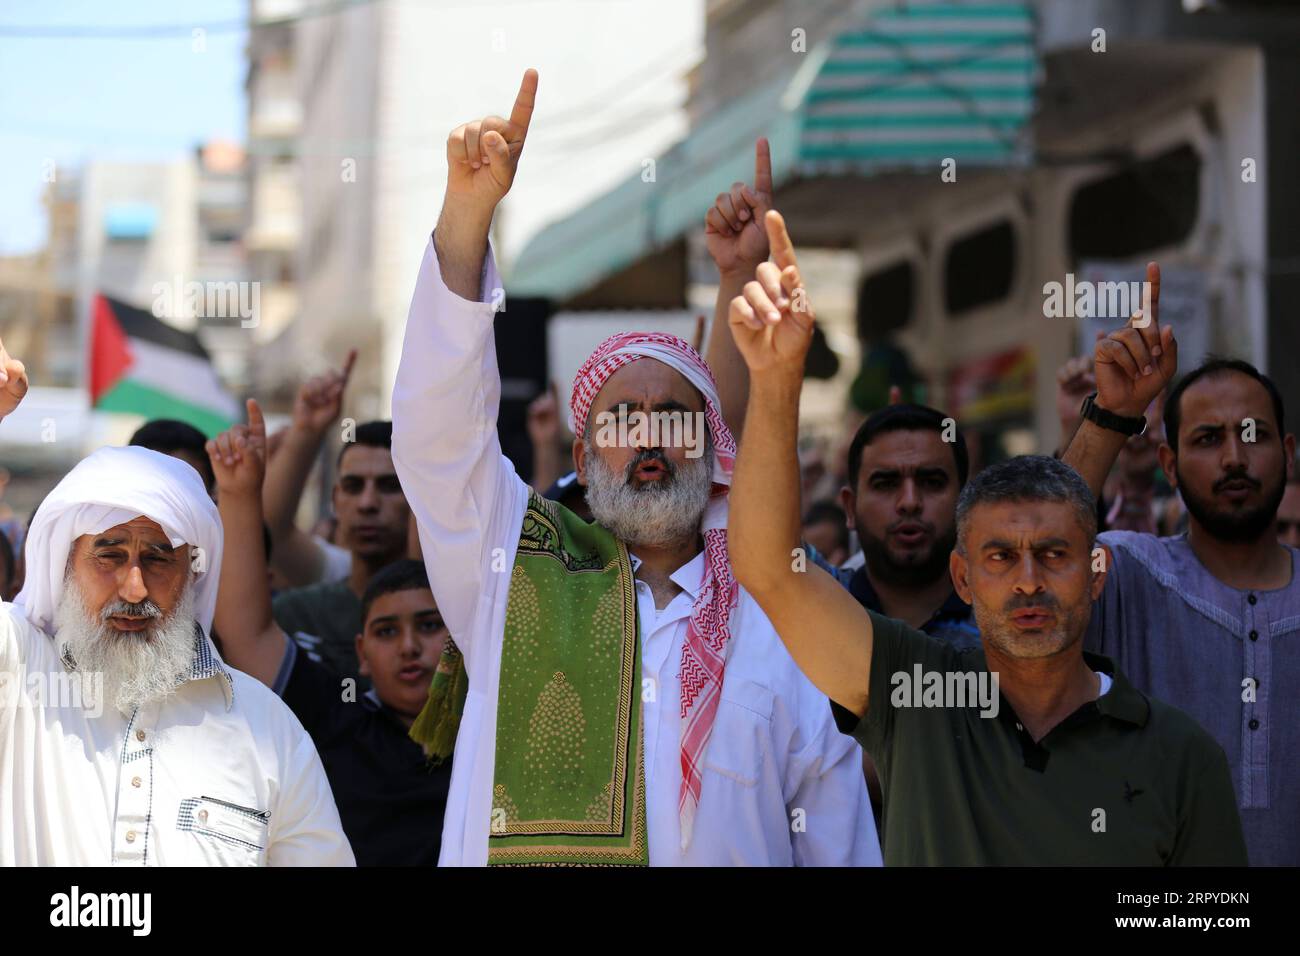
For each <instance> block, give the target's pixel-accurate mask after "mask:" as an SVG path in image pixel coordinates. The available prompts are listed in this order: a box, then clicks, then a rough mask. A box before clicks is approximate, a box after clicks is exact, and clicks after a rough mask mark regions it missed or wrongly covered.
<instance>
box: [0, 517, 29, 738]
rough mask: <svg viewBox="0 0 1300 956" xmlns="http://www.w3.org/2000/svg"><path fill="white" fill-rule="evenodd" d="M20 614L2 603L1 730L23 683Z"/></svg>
mask: <svg viewBox="0 0 1300 956" xmlns="http://www.w3.org/2000/svg"><path fill="white" fill-rule="evenodd" d="M0 534H3V532H0ZM18 613H19V612H18V610H17V609H16V608H15V607H14V606H13V605H12V604H6V603H4V602H3V601H0V729H3V728H4V727H6V726H7V725H8V724H9V722H10V720H11V719H12V716H13V713H14V711H15V710H16V709H17V707H18V696H19V694H20V693H21V687H22V683H23V655H22V653H21V651H20V649H19V647H18V638H19V633H20V632H19V626H18V624H17V623H16V621H15V617H16V615H17V614H18ZM0 744H3V740H0Z"/></svg>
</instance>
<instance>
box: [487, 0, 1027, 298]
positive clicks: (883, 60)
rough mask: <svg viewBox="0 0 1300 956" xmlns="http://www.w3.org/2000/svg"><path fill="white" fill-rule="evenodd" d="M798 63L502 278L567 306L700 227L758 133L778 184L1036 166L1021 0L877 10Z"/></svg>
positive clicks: (540, 243) (565, 223)
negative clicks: (948, 164) (946, 164)
mask: <svg viewBox="0 0 1300 956" xmlns="http://www.w3.org/2000/svg"><path fill="white" fill-rule="evenodd" d="M802 56H804V57H805V59H804V61H803V62H802V64H801V65H800V67H799V68H798V69H797V70H796V71H795V72H794V74H793V76H790V75H786V76H782V77H779V78H778V79H777V80H775V81H773V82H771V83H768V84H767V85H766V86H763V87H759V88H757V89H755V90H753V91H751V92H750V93H748V94H746V95H744V96H741V97H738V98H736V99H735V100H733V101H732V102H730V103H728V104H727V105H726V106H725V107H723V108H721V109H719V110H717V111H715V112H714V113H712V114H710V115H709V116H707V117H705V118H704V119H703V120H701V121H700V122H699V123H698V124H697V125H696V126H695V128H694V129H693V130H692V131H691V133H690V135H689V136H687V137H686V138H685V139H684V140H682V141H681V142H679V143H677V144H676V145H674V146H673V147H671V148H670V149H669V150H668V151H667V152H666V153H664V155H662V156H661V157H659V158H658V159H657V160H656V162H655V177H654V180H653V181H652V182H646V181H644V180H643V178H642V176H641V175H640V174H637V175H634V176H631V177H629V178H628V179H627V180H625V181H624V182H623V183H621V184H619V185H618V186H616V187H615V188H614V189H612V190H610V191H609V192H608V193H606V194H604V195H603V196H601V197H599V198H598V199H596V200H594V201H592V202H591V203H589V204H588V205H586V206H584V207H583V208H582V209H580V210H578V211H577V212H575V213H574V214H572V215H571V216H569V217H568V218H566V219H564V220H562V221H560V222H557V223H554V224H552V225H550V226H548V227H547V228H545V229H543V230H542V231H541V232H540V233H539V234H538V235H537V236H535V237H534V238H533V239H532V241H531V242H530V243H529V244H528V245H527V246H526V247H525V248H524V249H523V251H522V252H521V254H520V255H519V257H518V260H517V262H516V263H515V266H514V268H513V269H512V270H511V272H510V275H509V279H510V284H511V287H512V289H513V290H514V293H515V294H516V295H536V296H545V297H549V298H555V299H563V298H568V297H571V296H573V295H576V294H578V293H580V292H582V291H584V290H586V289H589V288H591V287H592V286H594V285H596V284H597V283H599V282H600V281H601V280H602V279H604V278H606V277H608V276H609V275H611V274H613V273H615V272H617V271H618V270H620V269H622V268H624V267H626V266H628V265H631V264H632V263H634V262H636V261H637V260H638V259H640V258H642V257H643V256H645V255H647V254H649V253H651V252H653V251H656V250H658V249H662V248H663V247H664V246H666V245H667V244H669V243H671V242H673V241H675V240H676V239H678V238H679V237H680V236H682V235H683V234H684V233H685V232H686V231H687V230H690V229H696V228H700V227H701V223H702V222H703V217H704V212H705V210H707V209H708V208H709V206H711V205H712V204H713V200H714V197H715V196H716V195H717V194H718V192H719V191H721V190H723V189H725V188H727V187H728V186H730V184H731V183H733V182H735V181H737V180H743V181H746V182H748V181H749V179H750V178H751V177H752V175H753V142H754V140H755V139H756V138H757V137H759V136H767V137H768V139H769V140H770V142H771V144H772V165H773V172H774V176H775V177H776V180H777V186H778V189H779V187H780V185H781V183H782V181H789V180H791V179H796V178H801V177H808V176H813V175H819V174H827V173H857V174H861V175H864V176H870V175H871V174H873V173H876V172H884V171H897V170H909V169H922V168H924V169H926V170H931V171H936V172H937V170H938V169H939V165H940V163H941V162H942V161H943V160H945V159H949V158H951V159H954V160H956V161H957V162H958V163H959V164H961V165H969V164H978V165H997V166H1008V165H1014V166H1023V165H1028V164H1029V163H1030V162H1031V160H1032V148H1031V146H1032V144H1031V140H1030V137H1029V136H1028V135H1027V125H1028V123H1029V120H1030V118H1031V116H1032V113H1033V110H1034V106H1035V95H1036V89H1037V85H1038V79H1039V70H1040V63H1039V59H1038V55H1037V51H1036V48H1035V22H1034V17H1033V11H1032V4H1031V3H1029V2H1027V0H1026V2H1020V3H978V2H970V3H965V2H960V0H948V2H935V3H930V2H912V3H909V4H908V5H907V6H905V7H901V8H897V7H890V8H888V9H877V10H874V11H873V12H871V13H870V14H869V15H868V16H867V17H866V19H865V20H864V21H863V22H861V23H859V24H857V25H855V26H853V27H851V28H850V29H848V30H846V31H843V32H841V33H839V34H838V35H837V36H835V37H834V38H832V39H830V40H828V41H826V42H823V43H821V44H820V45H815V46H814V47H813V48H812V49H810V50H809V51H808V52H807V53H806V54H802ZM538 121H539V122H543V123H544V122H545V117H544V116H541V115H539V116H538Z"/></svg>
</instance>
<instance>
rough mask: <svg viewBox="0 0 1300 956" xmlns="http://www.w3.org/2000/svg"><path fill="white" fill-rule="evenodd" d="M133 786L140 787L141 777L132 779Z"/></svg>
mask: <svg viewBox="0 0 1300 956" xmlns="http://www.w3.org/2000/svg"><path fill="white" fill-rule="evenodd" d="M131 786H133V787H139V786H140V778H139V777H132V778H131Z"/></svg>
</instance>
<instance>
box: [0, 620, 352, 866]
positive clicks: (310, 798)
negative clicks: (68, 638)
mask: <svg viewBox="0 0 1300 956" xmlns="http://www.w3.org/2000/svg"><path fill="white" fill-rule="evenodd" d="M83 679H84V675H81V674H79V673H78V672H76V671H75V670H70V669H68V668H67V667H66V666H65V662H64V661H63V660H62V659H61V658H60V656H59V654H58V651H57V649H56V646H55V642H54V640H53V639H52V638H50V637H49V636H48V635H46V634H45V633H44V632H43V631H40V630H38V629H37V628H36V627H35V626H34V625H32V624H31V622H29V621H28V620H27V618H26V617H24V616H23V614H22V613H21V611H20V610H18V609H17V608H15V607H14V606H13V605H11V604H3V603H0V866H106V865H110V864H113V865H126V866H131V865H135V866H258V865H271V866H295V865H297V866H352V865H353V864H354V860H353V856H352V849H351V847H350V846H349V845H348V841H347V838H346V837H345V836H344V835H343V828H342V825H341V824H340V823H339V815H338V810H337V809H336V808H335V806H334V795H333V793H332V792H331V791H330V787H329V782H328V781H327V780H326V777H325V770H324V768H323V767H322V766H321V762H320V758H319V757H318V756H317V755H316V748H315V746H314V745H313V744H312V741H311V738H310V737H309V736H308V735H307V732H306V731H305V730H303V728H302V725H301V724H300V723H298V719H297V718H296V717H294V715H293V713H292V712H291V711H290V710H289V708H288V707H286V706H285V705H284V702H283V701H281V700H280V699H279V698H278V697H276V696H275V694H273V693H271V691H270V690H268V689H267V688H266V687H263V686H262V684H260V683H259V682H258V681H255V680H253V679H252V678H250V677H248V676H247V675H246V674H243V673H241V672H240V671H237V670H233V669H229V668H227V667H225V666H224V665H223V664H222V662H221V660H220V658H219V657H218V656H217V654H216V651H215V649H214V648H213V647H212V644H211V642H210V641H209V640H208V639H207V638H206V637H202V636H200V637H199V639H198V643H197V653H196V656H195V661H194V665H193V668H192V671H191V673H190V675H189V678H188V679H187V680H186V681H184V682H183V683H182V684H181V685H180V686H178V687H177V689H176V692H175V693H174V694H172V695H171V696H170V697H168V698H166V699H165V700H162V701H160V702H154V703H150V704H146V705H144V706H141V707H138V708H136V710H135V711H134V712H133V713H132V714H130V715H129V716H123V715H122V714H121V713H119V712H118V711H117V710H116V709H115V708H113V707H112V706H111V705H96V706H90V705H89V704H88V703H87V698H86V697H85V695H83V693H82V691H83V685H82V684H81V683H80V682H81V680H83Z"/></svg>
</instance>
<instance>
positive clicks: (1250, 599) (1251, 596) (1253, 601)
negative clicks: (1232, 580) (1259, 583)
mask: <svg viewBox="0 0 1300 956" xmlns="http://www.w3.org/2000/svg"><path fill="white" fill-rule="evenodd" d="M1246 600H1247V601H1249V602H1250V603H1251V604H1254V603H1255V602H1256V601H1257V600H1259V599H1258V598H1256V597H1255V595H1253V594H1252V595H1250V596H1249V597H1248V598H1246Z"/></svg>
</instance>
